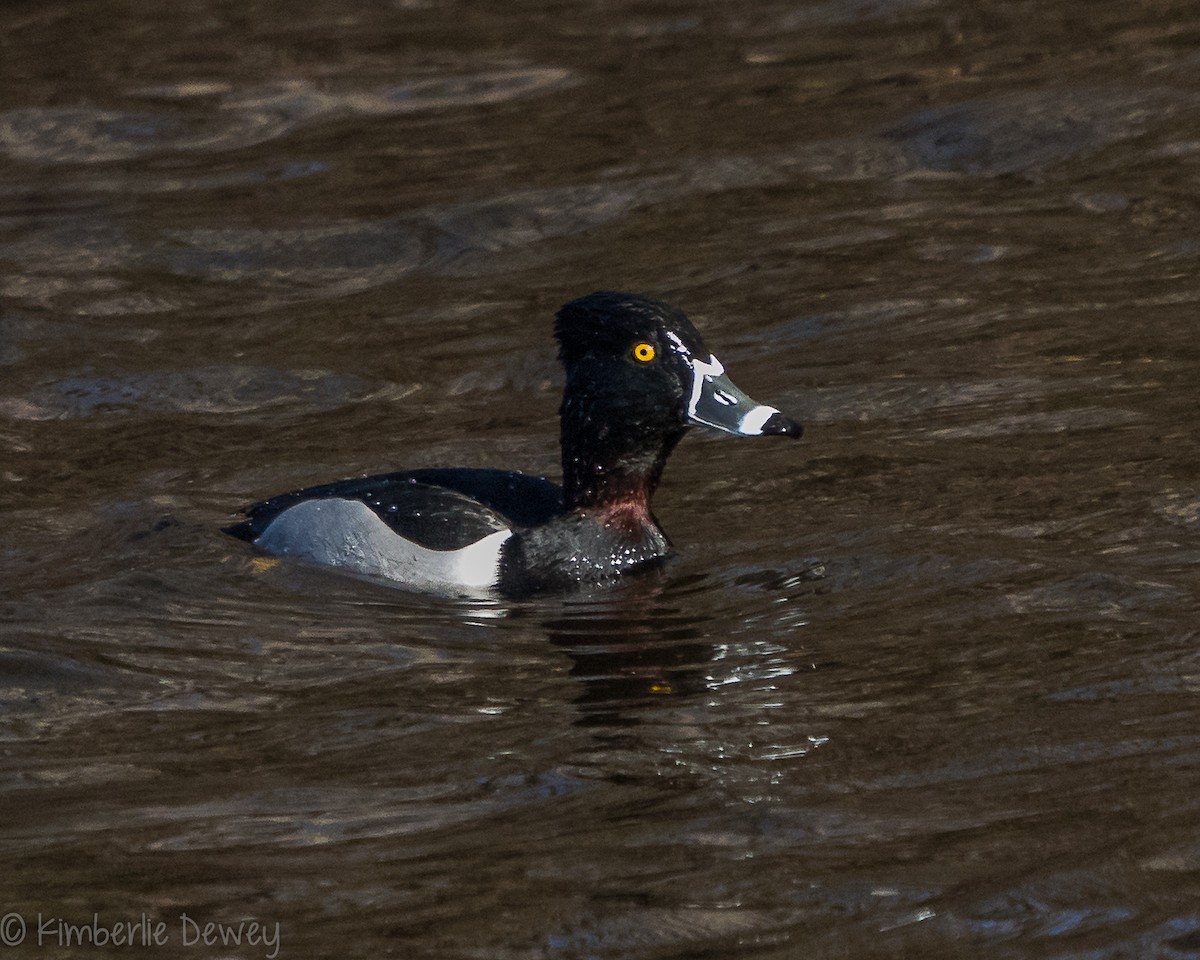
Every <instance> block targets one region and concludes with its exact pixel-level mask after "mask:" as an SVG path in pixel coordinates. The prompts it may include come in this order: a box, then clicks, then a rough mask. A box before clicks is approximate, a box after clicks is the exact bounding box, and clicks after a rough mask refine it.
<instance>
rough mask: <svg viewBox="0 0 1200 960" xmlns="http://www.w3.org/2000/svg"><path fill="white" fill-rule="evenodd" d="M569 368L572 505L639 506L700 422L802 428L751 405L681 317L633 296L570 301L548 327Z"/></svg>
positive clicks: (566, 417) (781, 430) (784, 432)
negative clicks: (635, 503) (630, 503)
mask: <svg viewBox="0 0 1200 960" xmlns="http://www.w3.org/2000/svg"><path fill="white" fill-rule="evenodd" d="M554 333H555V336H556V337H557V338H558V343H559V357H560V359H561V360H562V363H563V366H564V367H565V368H566V373H567V383H566V388H565V390H564V391H563V402H562V408H561V411H560V413H561V417H562V447H563V450H562V453H563V492H564V496H565V501H566V504H567V505H568V506H570V507H575V506H589V505H602V504H605V503H614V502H622V501H638V500H644V502H645V503H648V502H649V498H650V495H651V494H652V493H653V491H654V487H655V486H656V485H657V483H658V480H659V477H660V476H661V475H662V468H663V464H664V463H665V462H666V459H667V456H668V455H669V454H670V452H671V450H672V448H673V447H674V446H675V444H676V443H678V442H679V440H680V438H681V437H682V436H683V435H684V433H686V432H687V430H688V429H689V428H690V427H692V426H696V425H702V426H707V427H713V428H715V429H717V430H723V431H725V432H727V433H733V434H739V435H741V436H760V435H772V434H774V435H779V436H787V437H799V436H800V435H801V433H802V428H801V426H800V424H798V423H796V421H794V420H791V419H789V418H787V417H785V416H784V415H783V414H781V413H780V412H779V411H778V410H776V409H775V408H774V407H768V406H765V405H763V404H760V403H757V402H756V401H754V400H751V399H750V398H749V397H748V396H746V395H745V394H744V393H742V391H741V390H739V389H738V388H737V387H736V386H734V385H733V382H732V381H731V380H730V379H729V377H728V376H726V375H725V370H724V367H722V365H721V363H720V362H719V361H718V360H717V358H716V357H715V356H713V354H712V353H711V352H710V351H709V350H708V348H707V347H705V346H704V341H703V340H702V339H701V338H700V334H699V333H698V332H697V331H696V328H695V327H694V326H692V323H691V321H690V320H688V318H687V317H686V316H685V315H684V314H683V313H682V311H680V310H677V309H675V308H674V307H671V306H668V305H667V304H665V303H660V302H658V301H656V300H650V299H648V298H646V297H640V296H637V295H636V294H630V293H592V294H589V295H588V296H586V297H580V298H579V299H578V300H572V301H571V302H570V303H568V304H567V305H566V306H564V307H563V308H562V309H561V310H559V312H558V317H557V319H556V321H555V325H554Z"/></svg>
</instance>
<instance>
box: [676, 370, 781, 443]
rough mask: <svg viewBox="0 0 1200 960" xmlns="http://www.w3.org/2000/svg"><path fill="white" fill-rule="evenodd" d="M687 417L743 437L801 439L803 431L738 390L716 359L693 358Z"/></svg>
mask: <svg viewBox="0 0 1200 960" xmlns="http://www.w3.org/2000/svg"><path fill="white" fill-rule="evenodd" d="M687 417H688V419H689V420H690V421H691V422H692V423H697V424H701V425H703V426H706V427H713V428H714V429H716V430H724V431H725V432H726V433H734V434H737V435H738V436H742V437H760V436H772V435H774V436H782V437H795V438H799V437H800V435H801V434H803V433H804V428H803V427H802V426H800V424H798V423H797V422H796V421H795V420H792V419H791V418H790V417H785V416H784V415H783V414H782V413H780V412H779V411H778V410H776V409H775V408H774V407H768V406H767V405H766V404H764V403H759V402H758V401H756V400H752V399H751V398H750V397H748V396H746V395H745V394H744V393H742V391H741V390H739V389H738V388H737V387H736V386H735V385H734V382H733V381H732V380H730V379H729V377H728V376H727V375H726V373H725V368H724V367H723V366H721V361H720V360H718V359H717V358H716V357H709V358H708V360H697V359H695V358H693V359H692V393H691V396H690V397H689V398H688V405H687Z"/></svg>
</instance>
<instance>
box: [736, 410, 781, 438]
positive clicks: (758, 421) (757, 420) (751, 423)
mask: <svg viewBox="0 0 1200 960" xmlns="http://www.w3.org/2000/svg"><path fill="white" fill-rule="evenodd" d="M778 412H779V411H778V410H776V409H775V408H774V407H768V406H767V405H766V404H759V405H758V406H757V407H755V408H754V409H753V410H751V411H750V412H749V413H747V414H746V415H745V416H744V417H742V422H741V423H739V424H738V433H744V434H746V435H747V436H749V437H754V436H758V435H759V434H760V433H762V428H763V424H765V423H766V422H767V421H768V420H770V419H771V418H772V417H773V416H775V414H777V413H778Z"/></svg>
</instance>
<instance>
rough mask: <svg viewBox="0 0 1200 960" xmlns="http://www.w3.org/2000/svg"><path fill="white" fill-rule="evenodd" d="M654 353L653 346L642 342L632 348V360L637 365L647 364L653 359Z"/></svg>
mask: <svg viewBox="0 0 1200 960" xmlns="http://www.w3.org/2000/svg"><path fill="white" fill-rule="evenodd" d="M656 353H657V351H656V350H655V349H654V344H652V343H645V342H644V341H643V342H642V343H639V344H638V345H637V346H635V347H634V348H633V359H634V360H636V361H637V362H638V363H649V362H650V361H651V360H653V359H654V357H655V354H656Z"/></svg>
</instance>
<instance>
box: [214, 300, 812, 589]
mask: <svg viewBox="0 0 1200 960" xmlns="http://www.w3.org/2000/svg"><path fill="white" fill-rule="evenodd" d="M554 333H555V336H556V337H557V339H558V343H559V359H560V360H561V361H562V364H563V366H564V367H565V368H566V373H567V380H566V386H565V388H564V390H563V399H562V406H561V408H560V410H559V416H560V418H561V429H562V466H563V485H562V487H561V488H560V487H559V486H557V485H556V484H554V483H551V482H550V481H549V480H546V479H544V478H541V477H531V476H528V475H526V474H522V473H510V472H508V471H504V470H483V469H469V468H450V469H428V470H411V471H407V472H403V473H388V474H383V475H381V476H376V477H365V478H362V479H357V480H343V481H340V482H338V483H331V484H327V485H325V486H320V487H309V488H308V489H306V490H299V491H297V492H295V493H285V494H281V495H280V496H277V497H272V498H271V499H270V500H266V501H264V502H262V503H257V504H255V505H254V506H252V507H249V508H248V509H247V510H246V511H245V513H246V516H247V520H246V521H245V522H244V523H239V524H236V525H235V526H232V527H228V528H226V532H227V533H230V534H232V535H233V536H235V537H240V538H241V539H243V540H248V541H250V542H252V543H254V544H256V545H257V546H259V547H261V548H262V549H264V550H266V551H268V552H269V553H273V554H276V555H278V556H285V557H294V558H297V559H301V560H305V561H308V562H310V563H318V564H323V565H326V566H330V567H336V568H338V569H340V570H343V571H346V572H348V573H355V574H360V575H365V576H370V577H379V578H384V579H387V580H392V581H397V582H399V583H402V584H404V585H406V586H409V587H412V588H415V589H421V590H430V591H436V592H439V593H473V592H483V591H488V590H495V591H498V592H499V593H501V594H504V595H508V596H516V595H522V594H528V593H532V592H535V591H540V590H547V589H561V588H566V587H569V586H573V585H577V584H581V583H595V582H599V581H604V580H608V579H610V578H613V577H616V576H618V575H620V574H622V573H624V572H626V571H628V570H632V569H634V568H638V567H645V566H647V565H649V564H652V563H653V562H655V561H659V560H661V559H662V558H663V557H665V556H666V555H667V554H668V553H669V552H670V548H671V542H670V540H668V539H667V535H666V534H665V533H664V532H663V530H662V528H661V527H660V526H659V525H658V521H657V520H655V518H654V515H653V514H652V513H651V512H650V498H651V497H652V496H653V494H654V488H655V487H656V486H658V481H659V478H660V477H661V476H662V471H663V465H664V464H665V463H666V460H667V457H668V456H669V455H670V453H671V451H672V450H673V449H674V447H675V444H677V443H678V442H679V440H680V439H681V438H682V437H683V435H684V434H685V433H686V432H687V431H688V429H689V428H690V427H691V426H693V425H697V424H699V425H703V426H707V427H714V428H716V429H718V430H724V431H725V432H727V433H733V434H738V435H741V436H761V435H768V434H774V435H779V436H785V437H794V438H798V437H799V436H800V435H801V433H802V428H801V426H800V424H798V423H796V421H794V420H790V419H788V418H787V417H785V416H784V415H783V414H781V413H780V412H779V411H778V410H776V409H775V408H774V407H768V406H765V405H763V404H760V403H757V402H755V401H754V400H751V399H750V398H749V397H748V396H746V395H745V394H744V393H742V391H741V390H739V389H738V388H737V387H735V386H734V385H733V382H732V381H731V380H730V379H729V378H728V377H727V376H726V375H725V368H724V367H722V366H721V363H720V361H719V360H717V358H716V357H715V356H713V354H712V353H711V352H709V350H708V348H707V347H705V346H704V342H703V341H702V340H701V339H700V334H699V333H697V332H696V328H695V327H693V326H692V324H691V322H690V321H689V320H688V318H687V317H686V316H684V315H683V313H682V312H680V311H679V310H676V309H675V308H674V307H670V306H668V305H667V304H665V303H659V302H657V301H654V300H649V299H647V298H645V297H640V296H636V295H633V294H628V293H593V294H590V295H589V296H586V297H581V298H580V299H578V300H573V301H571V302H570V303H568V304H567V305H566V306H564V307H563V308H562V309H561V310H559V312H558V316H557V319H556V322H555V326H554Z"/></svg>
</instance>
